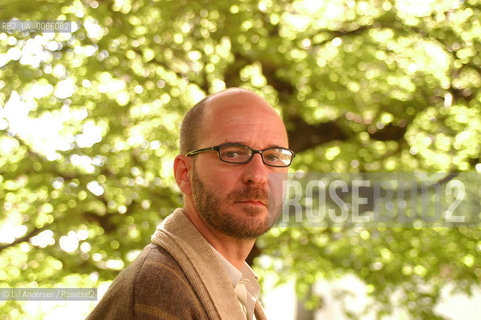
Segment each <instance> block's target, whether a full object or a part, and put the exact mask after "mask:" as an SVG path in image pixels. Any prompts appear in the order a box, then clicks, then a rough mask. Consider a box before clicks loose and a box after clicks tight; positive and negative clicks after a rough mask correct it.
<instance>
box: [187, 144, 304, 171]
mask: <svg viewBox="0 0 481 320" xmlns="http://www.w3.org/2000/svg"><path fill="white" fill-rule="evenodd" d="M225 146H239V147H244V148H247V149H249V150H251V156H250V157H249V159H247V160H246V161H242V162H233V161H227V160H224V159H222V156H221V155H220V149H221V148H222V147H225ZM272 149H282V150H286V151H288V152H290V153H291V154H292V157H291V161H290V162H289V164H287V165H283V166H275V165H272V164H268V163H266V161H265V160H264V152H266V151H267V150H272ZM214 150H215V151H217V155H218V156H219V159H220V161H222V162H226V163H232V164H245V163H248V162H249V161H251V160H252V158H253V157H254V155H255V154H256V153H258V154H259V155H260V156H261V159H262V162H263V163H264V164H265V165H266V166H269V167H275V168H286V167H289V166H290V165H291V164H292V160H293V159H294V157H295V156H296V154H295V152H294V151H292V150H291V149H287V148H283V147H270V148H266V149H263V150H255V149H252V148H251V147H249V146H246V145H245V144H242V143H235V142H227V143H222V144H219V145H217V146H213V147H209V148H202V149H196V150H192V151H189V152H187V153H186V154H185V156H186V157H192V156H195V155H196V154H199V153H202V152H207V151H214Z"/></svg>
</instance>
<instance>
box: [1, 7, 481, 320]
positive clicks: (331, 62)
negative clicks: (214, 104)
mask: <svg viewBox="0 0 481 320" xmlns="http://www.w3.org/2000/svg"><path fill="white" fill-rule="evenodd" d="M0 7H1V8H2V10H0V20H10V19H12V18H14V17H15V18H18V19H24V20H47V19H50V20H54V19H67V20H72V21H74V22H75V23H76V24H78V27H75V28H74V31H73V32H72V33H56V34H54V33H50V34H48V33H44V34H41V33H29V34H27V33H14V34H11V33H0V48H1V50H0V79H1V80H0V88H1V91H0V106H1V109H0V129H1V131H0V174H1V177H0V207H1V208H2V210H1V211H0V223H1V225H0V237H1V238H0V266H1V267H0V287H22V286H23V287H30V286H41V287H49V286H52V287H53V286H57V285H59V284H61V283H66V281H67V280H66V279H67V277H69V276H71V275H72V274H77V275H78V276H79V277H80V278H81V279H94V280H91V281H93V282H91V283H94V282H95V281H97V279H98V281H103V280H110V279H112V278H114V277H115V275H116V274H117V273H118V271H119V270H120V269H122V268H123V267H124V266H125V265H126V264H128V263H129V262H130V261H131V260H132V259H133V257H134V256H135V253H136V252H138V251H137V250H139V249H141V248H142V247H143V246H144V245H145V244H146V243H147V242H148V240H149V239H150V235H151V234H152V232H153V230H154V228H155V225H156V224H157V223H159V222H160V221H161V220H162V218H163V217H165V216H166V215H167V214H168V213H170V212H171V210H172V209H173V208H175V207H177V206H180V205H181V198H180V195H179V192H178V190H177V189H176V187H174V185H175V183H174V181H173V178H172V161H173V158H174V157H175V155H176V153H177V137H178V127H179V123H180V121H181V117H182V115H183V114H184V113H185V112H186V110H188V109H189V108H190V107H191V106H192V105H193V104H194V103H195V102H196V101H198V100H199V99H200V98H202V97H203V96H205V95H206V94H208V93H212V92H216V91H218V90H221V89H224V88H225V87H230V86H242V87H245V88H249V89H252V90H254V91H257V92H259V93H260V94H261V95H263V96H264V97H266V99H267V100H268V101H269V102H271V103H272V104H273V105H274V106H276V108H278V110H279V111H280V112H281V113H282V115H283V117H284V120H285V122H286V125H287V128H288V131H289V135H290V140H291V147H292V148H293V149H294V150H295V151H296V152H298V156H297V157H296V159H295V162H296V163H295V164H294V165H293V168H294V170H304V171H311V172H402V171H404V172H412V171H441V172H451V171H474V170H477V171H481V164H480V151H479V150H480V148H479V147H480V144H481V131H480V129H479V128H480V125H479V124H480V122H481V113H480V112H479V108H480V105H481V94H480V92H479V87H480V85H481V58H480V57H481V54H480V52H481V41H480V40H481V39H480V38H481V19H480V17H481V2H479V1H477V0H465V1H454V0H444V1H401V0H399V1H384V0H383V1H380V0H371V1H353V0H346V1H307V0H306V1H301V0H297V1H294V0H282V1H271V0H244V1H239V2H229V1H207V0H206V1H200V0H199V1H187V0H178V1H172V0H171V1H168V0H162V1H130V0H126V1H113V2H108V1H106V2H103V1H102V2H100V1H99V2H97V1H90V0H85V1H79V0H77V1H55V2H50V1H39V2H36V3H35V5H32V4H30V3H28V2H25V1H13V2H12V1H9V2H6V1H1V3H0ZM480 238H481V232H480V230H479V229H478V228H449V229H433V228H431V229H429V228H418V229H416V228H389V227H385V226H380V227H373V228H357V229H356V228H350V229H349V228H342V229H340V228H337V229H336V228H324V229H319V228H305V229H274V230H272V231H271V232H270V233H269V234H268V235H267V236H265V237H263V238H262V240H261V241H260V242H259V246H260V247H261V249H262V252H263V254H264V255H268V256H270V257H271V260H268V261H271V262H269V263H267V264H264V263H263V264H262V266H266V267H268V269H267V270H260V272H261V273H262V274H264V273H265V277H266V278H267V277H269V276H272V275H274V274H276V276H278V277H279V281H280V282H281V279H287V278H289V277H292V276H294V277H297V279H298V281H297V285H298V289H299V291H300V292H304V293H307V292H308V291H309V290H310V289H309V286H310V285H311V284H312V283H314V282H315V281H316V280H318V279H333V278H336V277H339V276H342V275H344V274H348V273H354V274H356V275H357V276H358V277H359V278H360V279H362V280H363V281H364V282H365V283H366V284H367V288H368V293H369V294H370V295H372V296H373V297H374V298H375V301H376V303H375V305H374V306H370V307H371V308H372V309H374V310H377V311H378V315H379V316H382V315H383V314H386V313H389V312H390V311H391V310H392V307H393V306H394V305H395V304H398V305H401V306H403V307H404V308H406V309H407V310H408V311H409V312H410V314H411V316H412V317H413V318H415V319H438V316H437V315H435V314H434V313H433V311H432V310H433V306H434V305H435V304H436V302H437V301H438V300H439V298H440V289H441V288H442V287H443V286H444V285H446V284H447V283H454V284H455V285H456V287H457V288H458V289H459V290H461V291H464V292H470V289H471V288H472V287H473V286H475V285H479V283H480V279H481V254H480V252H481V242H480V241H479V239H480ZM85 281H87V280H85ZM78 283H80V282H78ZM79 285H80V284H79ZM84 285H85V284H84ZM94 285H95V284H93V286H94ZM394 295H395V296H396V297H398V299H397V300H396V301H392V300H393V299H391V298H392V297H393V296H394ZM313 299H314V300H315V299H316V297H314V298H313ZM319 301H320V300H318V301H317V302H319ZM313 305H316V301H314V302H313ZM2 309H3V310H5V311H6V312H5V313H6V314H10V318H12V319H13V318H14V317H15V314H16V313H15V312H17V311H14V310H17V309H19V310H20V311H19V312H22V311H21V310H22V305H21V304H13V303H3V305H2ZM355 316H356V315H354V317H355ZM2 319H3V318H2ZM5 319H9V317H6V318H5Z"/></svg>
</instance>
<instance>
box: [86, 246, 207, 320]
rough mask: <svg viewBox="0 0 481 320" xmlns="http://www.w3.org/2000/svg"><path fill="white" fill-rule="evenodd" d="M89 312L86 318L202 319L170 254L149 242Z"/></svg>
mask: <svg viewBox="0 0 481 320" xmlns="http://www.w3.org/2000/svg"><path fill="white" fill-rule="evenodd" d="M92 315H95V316H93V317H92V318H89V319H115V318H116V317H117V316H119V315H122V317H123V318H124V319H137V318H139V319H203V316H202V315H204V312H203V308H202V307H201V304H200V302H199V299H198V297H197V295H196V293H195V292H194V291H193V289H192V286H191V285H190V283H189V281H188V280H187V278H186V276H185V274H184V272H183V271H182V268H181V267H180V265H179V264H178V263H177V262H176V260H175V259H174V258H173V257H172V255H171V254H169V252H168V251H167V250H166V249H164V248H162V247H160V246H157V245H155V244H149V245H147V246H146V247H145V248H144V250H142V252H141V253H140V255H139V256H138V257H137V258H136V259H135V260H134V262H132V264H131V265H130V266H129V267H127V268H126V269H125V270H124V271H122V272H121V273H120V274H119V275H118V277H117V278H116V279H115V280H114V282H113V283H112V285H111V286H110V288H109V290H108V291H107V293H106V294H105V296H104V297H103V298H102V300H101V301H100V302H99V304H98V306H97V307H96V309H95V310H94V311H93V312H92ZM92 315H91V316H92ZM179 315H181V316H182V317H180V318H179V317H178V316H179ZM174 316H176V317H174Z"/></svg>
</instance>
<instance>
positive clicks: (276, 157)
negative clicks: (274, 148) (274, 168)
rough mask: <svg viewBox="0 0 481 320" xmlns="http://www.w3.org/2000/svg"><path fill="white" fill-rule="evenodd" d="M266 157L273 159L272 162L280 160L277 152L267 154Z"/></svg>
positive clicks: (266, 158) (269, 159)
mask: <svg viewBox="0 0 481 320" xmlns="http://www.w3.org/2000/svg"><path fill="white" fill-rule="evenodd" d="M264 158H265V160H266V161H271V162H274V161H279V156H278V155H277V154H269V155H265V156H264Z"/></svg>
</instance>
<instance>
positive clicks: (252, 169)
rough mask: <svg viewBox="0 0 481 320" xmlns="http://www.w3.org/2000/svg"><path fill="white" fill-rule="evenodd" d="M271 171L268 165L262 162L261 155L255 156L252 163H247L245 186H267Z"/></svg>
mask: <svg viewBox="0 0 481 320" xmlns="http://www.w3.org/2000/svg"><path fill="white" fill-rule="evenodd" d="M268 174H269V169H268V167H267V165H265V164H264V162H263V161H262V156H261V155H260V154H254V156H253V157H252V159H251V161H249V162H248V163H246V168H245V171H244V177H243V178H244V183H245V184H258V185H262V184H266V183H267V176H268Z"/></svg>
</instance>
